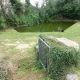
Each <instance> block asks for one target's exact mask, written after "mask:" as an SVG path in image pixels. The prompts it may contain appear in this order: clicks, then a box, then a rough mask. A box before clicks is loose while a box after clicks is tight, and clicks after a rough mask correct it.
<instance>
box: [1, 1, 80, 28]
mask: <svg viewBox="0 0 80 80" xmlns="http://www.w3.org/2000/svg"><path fill="white" fill-rule="evenodd" d="M2 3H3V2H2V0H0V16H2V17H0V18H1V19H0V20H2V21H0V22H1V23H2V22H3V24H4V23H5V24H7V25H8V26H10V27H11V26H15V27H20V26H33V25H37V24H41V23H45V22H49V21H52V20H55V19H74V20H75V19H78V20H79V19H80V5H79V4H80V0H43V4H42V6H41V7H39V6H38V3H37V4H36V6H33V5H31V3H30V0H25V4H22V3H21V2H20V0H10V2H9V3H8V5H6V7H5V5H3V4H2ZM2 18H3V19H2ZM1 27H2V26H1Z"/></svg>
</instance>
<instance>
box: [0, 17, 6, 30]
mask: <svg viewBox="0 0 80 80" xmlns="http://www.w3.org/2000/svg"><path fill="white" fill-rule="evenodd" d="M6 27H7V26H6V21H5V19H4V17H3V16H1V17H0V29H4V28H6Z"/></svg>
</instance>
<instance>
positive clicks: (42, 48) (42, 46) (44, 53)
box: [39, 38, 50, 68]
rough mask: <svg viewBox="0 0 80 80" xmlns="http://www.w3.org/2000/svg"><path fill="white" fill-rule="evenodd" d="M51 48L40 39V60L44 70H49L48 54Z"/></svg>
mask: <svg viewBox="0 0 80 80" xmlns="http://www.w3.org/2000/svg"><path fill="white" fill-rule="evenodd" d="M49 48H50V46H49V45H48V44H46V43H45V42H44V41H43V40H42V39H41V38H39V60H40V62H41V64H42V65H43V67H44V68H47V63H48V61H47V54H48V52H49Z"/></svg>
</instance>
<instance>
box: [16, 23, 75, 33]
mask: <svg viewBox="0 0 80 80" xmlns="http://www.w3.org/2000/svg"><path fill="white" fill-rule="evenodd" d="M73 24H74V22H53V23H46V24H40V25H36V26H31V27H20V28H16V30H17V31H18V32H57V31H58V29H59V28H61V29H63V30H66V29H67V28H69V27H70V26H71V25H73Z"/></svg>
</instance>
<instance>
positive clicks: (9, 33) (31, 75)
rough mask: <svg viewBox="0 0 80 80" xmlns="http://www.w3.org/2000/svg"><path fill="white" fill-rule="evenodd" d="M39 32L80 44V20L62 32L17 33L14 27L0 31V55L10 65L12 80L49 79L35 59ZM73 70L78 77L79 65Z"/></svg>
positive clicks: (79, 72)
mask: <svg viewBox="0 0 80 80" xmlns="http://www.w3.org/2000/svg"><path fill="white" fill-rule="evenodd" d="M40 34H45V35H52V36H55V37H66V38H68V39H70V40H73V41H75V42H77V43H78V44H79V45H80V22H77V23H75V24H74V25H72V26H71V27H70V28H68V29H67V30H65V31H64V33H62V32H43V33H40V32H39V33H35V32H34V33H33V32H26V33H19V32H17V31H16V30H14V29H7V30H5V31H4V32H0V57H1V58H4V59H5V60H6V61H7V62H8V63H9V64H10V65H12V67H10V68H11V71H12V76H11V77H10V78H14V80H51V79H49V77H47V76H46V75H47V74H46V71H45V70H44V69H43V68H41V65H40V63H39V62H37V60H36V51H35V46H36V45H37V43H38V36H39V35H40ZM22 46H23V47H22ZM73 71H74V73H76V74H78V76H79V77H80V66H78V67H77V68H73ZM10 78H9V79H10Z"/></svg>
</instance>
